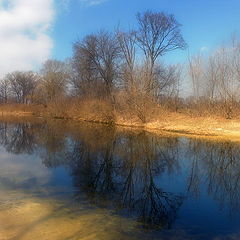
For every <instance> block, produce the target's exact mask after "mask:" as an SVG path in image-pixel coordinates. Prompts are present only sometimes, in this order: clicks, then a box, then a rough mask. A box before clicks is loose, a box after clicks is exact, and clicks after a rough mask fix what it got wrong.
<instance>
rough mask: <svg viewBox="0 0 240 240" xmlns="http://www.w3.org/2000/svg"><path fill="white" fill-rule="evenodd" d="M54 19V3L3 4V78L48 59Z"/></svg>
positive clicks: (14, 0) (17, 0) (9, 0)
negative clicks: (50, 33)
mask: <svg viewBox="0 0 240 240" xmlns="http://www.w3.org/2000/svg"><path fill="white" fill-rule="evenodd" d="M53 19H54V0H31V1H29V0H5V1H1V0H0V53H1V54H0V77H2V76H3V75H4V74H6V73H7V72H10V71H15V70H31V69H33V68H34V67H35V66H37V65H38V64H40V63H42V62H43V61H44V60H45V59H47V58H48V57H49V55H50V53H51V49H52V47H53V41H52V39H51V37H50V35H49V29H50V28H51V26H52V23H53Z"/></svg>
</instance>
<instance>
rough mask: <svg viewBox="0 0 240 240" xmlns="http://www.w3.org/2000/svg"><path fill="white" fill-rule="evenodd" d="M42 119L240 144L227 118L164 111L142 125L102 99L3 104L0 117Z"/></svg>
mask: <svg viewBox="0 0 240 240" xmlns="http://www.w3.org/2000/svg"><path fill="white" fill-rule="evenodd" d="M33 115H35V116H43V117H50V118H63V119H72V120H77V121H88V122H98V123H111V124H112V123H113V122H114V123H115V124H116V125H120V126H125V127H134V128H136V127H137V128H142V129H145V130H148V131H151V132H162V131H166V132H171V133H174V134H181V135H188V136H198V137H208V138H214V139H227V140H234V141H240V120H239V119H237V118H236V119H231V120H230V119H225V118H223V117H219V116H216V115H215V116H214V115H212V116H210V115H207V116H203V115H201V116H199V115H195V114H192V113H191V114H189V113H188V112H187V111H184V113H177V112H171V111H169V110H167V109H165V108H159V109H157V110H154V113H153V114H152V115H151V118H150V117H148V121H147V122H146V123H143V122H142V121H141V120H140V119H139V118H138V116H137V115H136V114H134V113H133V112H131V111H130V110H125V109H113V108H112V106H111V104H110V103H109V102H107V101H103V100H90V99H85V100H84V101H80V100H79V101H69V102H67V101H60V100H59V101H57V102H53V103H51V104H49V106H48V107H47V108H44V107H43V106H33V105H16V104H14V105H11V104H8V105H1V106H0V117H2V118H4V117H7V116H9V117H12V116H19V117H24V116H33Z"/></svg>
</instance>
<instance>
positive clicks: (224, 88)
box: [189, 40, 240, 118]
mask: <svg viewBox="0 0 240 240" xmlns="http://www.w3.org/2000/svg"><path fill="white" fill-rule="evenodd" d="M239 46H240V43H239V42H237V41H236V40H234V41H232V43H231V44H230V45H229V46H223V47H221V48H219V49H217V50H216V51H215V52H214V53H212V54H211V55H210V56H208V57H205V58H204V57H203V56H195V57H192V58H190V60H189V75H190V79H191V81H192V86H193V93H194V96H195V102H197V103H198V104H200V106H201V107H203V106H204V108H205V109H206V110H208V111H209V112H210V113H211V112H212V111H214V112H215V113H216V110H217V111H218V113H220V114H223V115H224V116H225V117H226V118H232V117H233V109H234V108H235V111H236V107H239V101H240V94H239V93H240V81H239V69H240V68H239V67H240V65H239V63H240V61H239V59H240V50H239V49H240V47H239ZM216 107H217V108H218V109H216Z"/></svg>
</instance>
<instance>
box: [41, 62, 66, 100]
mask: <svg viewBox="0 0 240 240" xmlns="http://www.w3.org/2000/svg"><path fill="white" fill-rule="evenodd" d="M41 74H42V81H41V84H40V85H39V89H38V90H39V93H38V94H39V95H41V96H42V97H41V98H42V99H44V100H45V101H47V102H50V101H52V100H55V99H56V98H58V97H62V96H64V94H65V93H66V91H67V83H68V80H69V67H68V64H67V63H65V62H62V61H58V60H47V61H46V62H45V63H44V64H43V67H42V69H41Z"/></svg>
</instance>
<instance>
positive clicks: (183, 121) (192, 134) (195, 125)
mask: <svg viewBox="0 0 240 240" xmlns="http://www.w3.org/2000/svg"><path fill="white" fill-rule="evenodd" d="M171 115H172V116H171ZM8 117H16V118H24V117H27V118H29V117H31V118H41V119H55V120H65V121H73V122H87V123H94V124H105V125H110V123H109V122H106V121H101V120H93V119H85V118H78V117H73V118H62V117H51V116H45V115H37V114H34V112H30V111H17V110H16V111H1V110H0V119H1V118H8ZM113 125H115V126H116V127H118V128H125V129H128V130H129V129H131V130H134V129H135V130H144V131H147V132H150V133H154V134H158V135H160V134H161V135H170V136H183V137H184V136H185V137H188V138H199V139H208V140H214V141H234V142H240V120H237V119H235V120H227V119H221V118H213V117H212V118H210V117H192V116H188V115H184V114H176V113H173V114H168V116H165V118H164V119H161V120H157V121H153V122H149V123H145V124H143V123H139V122H136V121H135V122H134V121H126V120H123V119H117V120H116V122H115V123H114V124H113Z"/></svg>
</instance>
